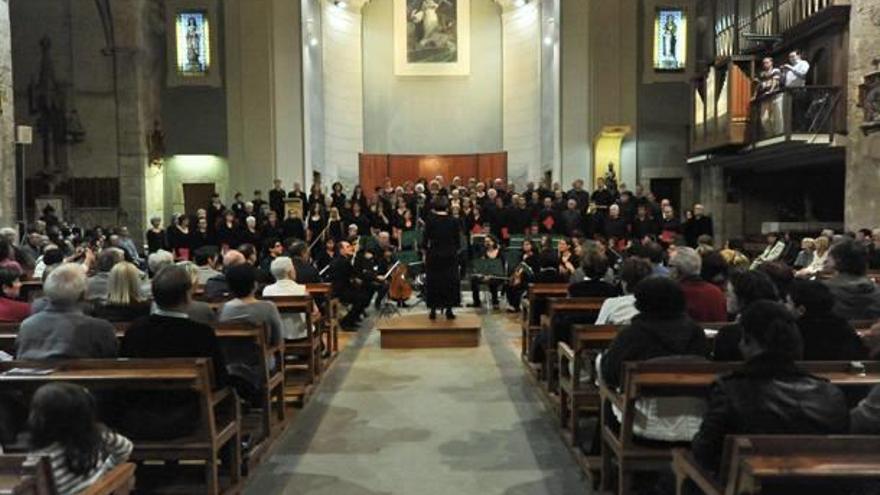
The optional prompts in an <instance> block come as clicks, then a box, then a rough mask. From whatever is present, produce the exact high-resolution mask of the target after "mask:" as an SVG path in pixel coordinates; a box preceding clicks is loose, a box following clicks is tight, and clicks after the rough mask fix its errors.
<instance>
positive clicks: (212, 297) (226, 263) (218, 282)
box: [204, 249, 247, 301]
mask: <svg viewBox="0 0 880 495" xmlns="http://www.w3.org/2000/svg"><path fill="white" fill-rule="evenodd" d="M246 264H247V259H246V258H245V257H244V254H242V253H241V251H238V250H235V249H230V250H229V251H226V254H224V255H223V271H224V272H227V271H229V269H230V268H232V267H235V266H240V265H246ZM229 296H230V290H229V284H228V283H227V282H226V274H225V273H221V274H220V275H216V276H214V277H211V278H209V279H208V280H207V281H206V282H205V296H204V297H205V299H206V300H208V301H222V300H224V299H227V298H228V297H229Z"/></svg>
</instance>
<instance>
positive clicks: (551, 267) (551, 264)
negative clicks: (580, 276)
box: [535, 251, 568, 284]
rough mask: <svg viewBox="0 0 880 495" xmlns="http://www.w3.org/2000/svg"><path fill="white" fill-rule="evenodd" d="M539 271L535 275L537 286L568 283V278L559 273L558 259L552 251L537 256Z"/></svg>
mask: <svg viewBox="0 0 880 495" xmlns="http://www.w3.org/2000/svg"><path fill="white" fill-rule="evenodd" d="M538 261H539V263H540V267H541V268H540V269H539V270H538V272H537V273H535V283H537V284H561V283H567V282H568V276H567V275H565V274H564V273H560V272H559V258H557V257H556V253H554V252H553V251H544V252H543V253H541V254H540V255H538Z"/></svg>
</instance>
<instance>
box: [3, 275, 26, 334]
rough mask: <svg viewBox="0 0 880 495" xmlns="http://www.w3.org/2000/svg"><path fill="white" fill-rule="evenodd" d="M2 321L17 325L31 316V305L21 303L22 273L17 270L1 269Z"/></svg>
mask: <svg viewBox="0 0 880 495" xmlns="http://www.w3.org/2000/svg"><path fill="white" fill-rule="evenodd" d="M0 289H2V292H0V321H2V322H12V323H17V322H20V321H22V320H24V319H25V318H27V317H28V316H30V315H31V305H30V304H28V303H26V302H21V301H19V300H18V297H19V295H20V292H21V272H19V271H18V270H16V269H15V268H6V267H3V268H0Z"/></svg>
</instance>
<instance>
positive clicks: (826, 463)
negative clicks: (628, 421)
mask: <svg viewBox="0 0 880 495" xmlns="http://www.w3.org/2000/svg"><path fill="white" fill-rule="evenodd" d="M672 470H673V472H675V478H676V493H677V494H678V495H684V486H685V481H686V480H691V481H692V482H693V483H694V484H695V485H696V486H697V487H698V488H699V490H700V491H702V493H704V494H706V495H724V494H758V493H761V486H762V483H764V482H768V481H779V480H785V481H803V482H806V481H816V480H835V481H854V480H872V481H877V480H880V437H878V436H856V435H832V436H821V435H748V436H740V435H736V436H728V437H727V438H726V439H725V442H724V452H723V453H722V461H721V469H720V472H719V474H720V477H716V476H714V475H713V474H712V473H709V472H707V471H706V470H705V469H703V468H702V467H701V466H700V465H699V463H697V462H696V459H694V457H693V455H692V454H691V452H690V450H688V449H675V450H673V453H672Z"/></svg>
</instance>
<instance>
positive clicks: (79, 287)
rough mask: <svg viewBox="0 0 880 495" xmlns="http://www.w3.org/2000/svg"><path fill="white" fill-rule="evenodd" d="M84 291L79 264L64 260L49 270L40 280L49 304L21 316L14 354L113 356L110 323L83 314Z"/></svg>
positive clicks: (113, 333)
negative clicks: (25, 315) (41, 309)
mask: <svg viewBox="0 0 880 495" xmlns="http://www.w3.org/2000/svg"><path fill="white" fill-rule="evenodd" d="M85 293H86V274H85V271H84V270H83V268H82V266H80V265H78V264H75V263H64V264H62V265H60V266H59V267H57V268H55V269H54V270H52V273H50V274H49V276H48V277H47V278H46V281H45V282H44V283H43V294H44V296H45V297H46V299H48V301H49V302H48V307H47V308H46V309H45V310H44V311H42V312H40V313H37V314H34V315H32V316H30V317H29V318H28V319H26V320H24V321H23V322H22V324H21V327H20V328H19V331H18V338H17V339H16V343H15V347H16V358H17V359H20V360H43V359H87V358H93V359H101V358H113V357H116V350H117V343H116V331H115V329H114V328H113V325H112V324H111V323H110V322H108V321H106V320H101V319H98V318H92V317H91V316H86V315H85V314H84V313H83V311H82V308H81V307H80V305H79V303H80V302H81V301H82V300H83V298H84V297H85Z"/></svg>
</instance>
